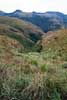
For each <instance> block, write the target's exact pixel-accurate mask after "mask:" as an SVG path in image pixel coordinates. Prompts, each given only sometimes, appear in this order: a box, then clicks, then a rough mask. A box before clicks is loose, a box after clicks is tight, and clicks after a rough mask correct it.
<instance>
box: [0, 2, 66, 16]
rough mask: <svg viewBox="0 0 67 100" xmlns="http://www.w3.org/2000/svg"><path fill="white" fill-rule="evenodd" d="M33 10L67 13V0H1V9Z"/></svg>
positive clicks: (9, 10)
mask: <svg viewBox="0 0 67 100" xmlns="http://www.w3.org/2000/svg"><path fill="white" fill-rule="evenodd" d="M16 9H20V10H22V11H26V12H31V11H37V12H46V11H60V12H63V13H66V14H67V0H0V10H3V11H6V12H12V11H14V10H16Z"/></svg>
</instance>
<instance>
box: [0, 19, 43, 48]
mask: <svg viewBox="0 0 67 100" xmlns="http://www.w3.org/2000/svg"><path fill="white" fill-rule="evenodd" d="M0 34H3V35H8V36H9V37H11V38H14V39H16V40H17V41H19V42H20V43H21V44H22V45H23V46H24V48H25V49H26V48H27V49H29V48H30V47H32V46H33V45H35V42H37V41H38V40H39V39H41V35H42V34H43V31H42V30H41V29H40V28H38V27H37V26H34V25H33V24H31V23H28V22H25V21H23V20H19V19H16V18H10V17H0Z"/></svg>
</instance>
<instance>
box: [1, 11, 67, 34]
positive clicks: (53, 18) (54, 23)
mask: <svg viewBox="0 0 67 100" xmlns="http://www.w3.org/2000/svg"><path fill="white" fill-rule="evenodd" d="M0 16H9V17H16V18H19V19H23V20H26V21H29V22H31V23H32V24H35V25H37V26H38V27H40V28H41V29H42V30H43V31H44V32H48V31H53V30H57V29H61V28H67V15H65V14H63V13H60V12H51V11H50V12H46V13H37V12H29V13H28V12H22V11H21V10H16V11H14V12H12V13H4V12H2V11H1V12H0Z"/></svg>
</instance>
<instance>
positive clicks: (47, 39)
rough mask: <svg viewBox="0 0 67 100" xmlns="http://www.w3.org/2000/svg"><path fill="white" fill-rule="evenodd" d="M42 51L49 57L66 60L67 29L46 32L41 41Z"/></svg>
mask: <svg viewBox="0 0 67 100" xmlns="http://www.w3.org/2000/svg"><path fill="white" fill-rule="evenodd" d="M41 45H42V51H43V52H45V53H46V55H47V54H49V57H53V58H56V59H62V60H63V59H66V61H67V30H66V29H62V30H59V31H55V32H48V34H47V36H43V39H42V41H41Z"/></svg>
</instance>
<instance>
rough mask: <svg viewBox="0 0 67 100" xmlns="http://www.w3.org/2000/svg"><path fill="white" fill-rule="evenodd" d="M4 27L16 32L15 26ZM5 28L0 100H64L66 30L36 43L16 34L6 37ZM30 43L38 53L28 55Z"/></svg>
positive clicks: (0, 53) (0, 59) (0, 37)
mask: <svg viewBox="0 0 67 100" xmlns="http://www.w3.org/2000/svg"><path fill="white" fill-rule="evenodd" d="M1 19H2V18H1ZM7 21H8V20H7ZM0 22H1V21H0ZM4 22H5V21H4V20H2V22H1V26H2V24H3V23H4ZM8 22H9V23H10V24H11V23H12V20H11V21H8ZM8 22H7V23H8ZM7 23H6V24H7ZM24 24H25V23H24ZM12 25H13V26H14V28H13V26H12ZM4 27H5V25H4ZM8 27H9V28H11V27H12V30H13V29H14V30H13V31H17V29H20V27H19V28H18V26H17V22H16V26H15V23H12V24H11V26H8ZM16 27H17V29H15V28H16ZM21 27H22V26H21ZM0 28H1V30H0V33H2V32H3V26H2V27H0ZM9 28H7V26H6V28H5V31H6V32H5V34H4V32H3V33H2V34H1V35H0V100H67V30H61V31H58V32H55V33H53V34H49V35H48V34H47V36H45V37H44V36H43V39H42V40H41V41H38V42H37V43H36V42H35V39H34V41H33V39H32V40H29V39H30V38H28V37H29V34H25V33H24V34H23V36H22V35H21V32H19V31H20V30H18V32H19V34H18V32H16V33H15V32H13V33H14V34H13V33H12V32H10V34H8V30H9ZM6 29H7V30H6ZM21 30H22V29H21ZM25 31H29V29H28V30H26V29H25ZM27 35H28V36H27ZM27 40H29V41H27ZM30 41H33V42H32V44H33V43H34V44H35V48H36V49H37V51H38V52H36V50H35V52H32V50H30V51H28V50H29V49H31V48H29V46H31V47H32V46H33V47H34V44H33V45H31V44H30V43H31V42H30ZM37 46H38V47H37ZM25 47H26V50H27V48H29V49H28V50H27V52H25ZM35 48H34V49H35Z"/></svg>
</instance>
